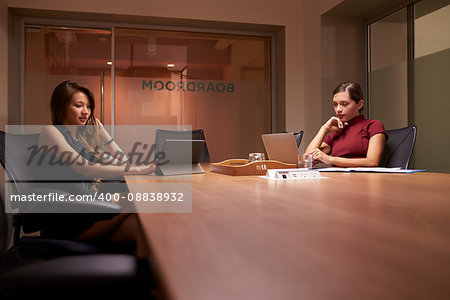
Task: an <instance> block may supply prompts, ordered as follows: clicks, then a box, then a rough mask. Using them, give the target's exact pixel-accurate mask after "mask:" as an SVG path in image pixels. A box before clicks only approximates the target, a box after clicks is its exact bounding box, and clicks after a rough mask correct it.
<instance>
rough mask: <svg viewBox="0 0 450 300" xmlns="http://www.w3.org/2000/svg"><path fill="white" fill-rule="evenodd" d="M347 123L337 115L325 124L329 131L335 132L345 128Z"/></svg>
mask: <svg viewBox="0 0 450 300" xmlns="http://www.w3.org/2000/svg"><path fill="white" fill-rule="evenodd" d="M347 125H348V123H347V122H342V121H341V120H340V119H339V118H337V117H331V118H330V119H329V120H328V121H327V122H326V123H325V124H324V125H323V126H324V128H325V129H326V131H327V132H334V131H338V130H341V129H343V128H344V127H345V126H347Z"/></svg>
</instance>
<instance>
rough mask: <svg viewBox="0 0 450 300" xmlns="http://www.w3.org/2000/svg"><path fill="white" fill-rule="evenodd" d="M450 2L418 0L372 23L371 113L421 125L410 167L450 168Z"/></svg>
mask: <svg viewBox="0 0 450 300" xmlns="http://www.w3.org/2000/svg"><path fill="white" fill-rule="evenodd" d="M449 29H450V5H449V3H448V1H435V0H422V1H417V2H416V3H413V4H411V5H409V6H408V7H405V8H403V9H401V10H399V11H397V12H395V13H393V14H390V15H388V16H386V17H384V18H382V19H380V20H378V21H376V22H374V23H372V24H369V25H368V32H369V47H368V48H369V56H368V57H369V84H370V90H369V101H370V117H371V118H373V119H379V120H382V121H383V123H384V124H385V127H386V129H395V128H400V127H405V126H408V125H409V126H411V125H416V126H417V130H418V131H417V132H418V133H417V139H416V145H415V149H414V155H413V160H412V164H410V167H414V168H418V169H426V170H429V171H435V172H447V173H449V172H450V157H449V156H448V149H449V147H450V127H448V126H447V125H446V124H445V121H446V119H447V118H448V116H447V115H448V112H449V111H450V101H449V100H448V99H450V91H449V89H448V78H450V71H449V70H450V49H449V48H450V35H449V34H448V32H449Z"/></svg>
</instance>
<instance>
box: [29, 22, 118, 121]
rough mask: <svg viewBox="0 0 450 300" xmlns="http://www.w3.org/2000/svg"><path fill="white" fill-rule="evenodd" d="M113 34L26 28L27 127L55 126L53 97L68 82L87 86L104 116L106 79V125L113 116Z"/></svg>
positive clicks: (86, 30)
mask: <svg viewBox="0 0 450 300" xmlns="http://www.w3.org/2000/svg"><path fill="white" fill-rule="evenodd" d="M110 60H111V33H110V31H108V30H98V29H80V28H77V29H75V28H66V27H64V28H61V27H46V26H35V25H27V26H26V27H25V82H24V84H25V89H24V103H23V105H24V107H23V124H25V125H43V124H51V117H50V97H51V95H52V92H53V89H54V88H55V87H56V86H57V85H58V84H59V83H61V82H63V81H66V80H71V81H76V82H79V83H81V84H83V85H85V86H87V87H88V88H89V89H90V90H91V91H92V92H93V93H94V97H95V100H96V108H95V114H96V116H97V118H100V114H101V109H102V105H101V88H102V76H103V90H104V103H105V105H104V115H105V118H104V123H105V124H109V122H110V118H109V116H110V115H111V112H110V105H109V104H110V102H111V97H110V95H111V93H110V91H111V67H110V65H108V61H110Z"/></svg>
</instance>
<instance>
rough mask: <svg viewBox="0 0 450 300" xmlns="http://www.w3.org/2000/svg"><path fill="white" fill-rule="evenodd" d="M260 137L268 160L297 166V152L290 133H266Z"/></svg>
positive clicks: (292, 135) (293, 138)
mask: <svg viewBox="0 0 450 300" xmlns="http://www.w3.org/2000/svg"><path fill="white" fill-rule="evenodd" d="M261 137H262V140H263V143H264V148H265V149H266V153H267V158H268V159H270V160H277V161H279V162H283V163H289V164H297V162H298V155H299V152H298V148H297V143H296V141H295V137H294V134H293V133H292V132H288V133H267V134H262V135H261Z"/></svg>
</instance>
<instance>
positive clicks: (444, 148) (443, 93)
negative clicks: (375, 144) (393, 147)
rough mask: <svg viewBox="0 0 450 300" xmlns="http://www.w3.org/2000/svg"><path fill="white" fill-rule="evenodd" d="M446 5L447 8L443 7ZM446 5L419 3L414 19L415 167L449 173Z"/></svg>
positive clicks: (449, 18) (449, 13)
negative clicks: (416, 137)
mask: <svg viewBox="0 0 450 300" xmlns="http://www.w3.org/2000/svg"><path fill="white" fill-rule="evenodd" d="M445 2H447V3H446V4H447V5H443V3H445ZM449 31H450V4H449V3H448V1H427V0H424V1H421V2H418V3H417V4H416V5H415V18H414V124H415V125H416V126H417V127H418V140H417V144H416V147H415V164H416V166H417V167H419V168H424V169H427V170H433V171H437V172H450V157H449V155H448V153H449V151H448V149H450V126H448V124H447V123H448V121H447V120H448V115H449V112H450V89H449V82H450V81H449V78H450V34H449Z"/></svg>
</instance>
